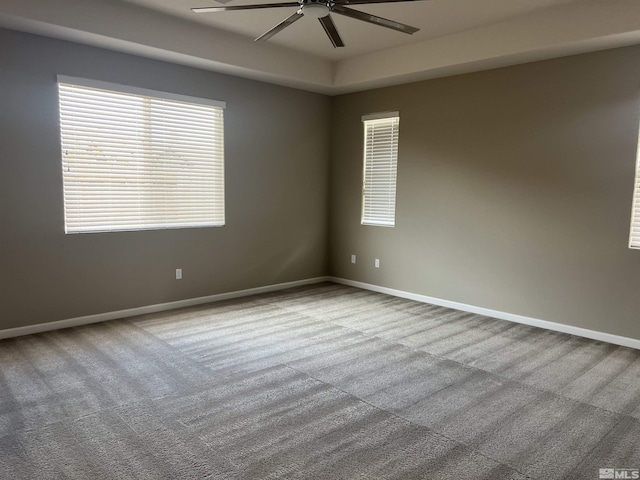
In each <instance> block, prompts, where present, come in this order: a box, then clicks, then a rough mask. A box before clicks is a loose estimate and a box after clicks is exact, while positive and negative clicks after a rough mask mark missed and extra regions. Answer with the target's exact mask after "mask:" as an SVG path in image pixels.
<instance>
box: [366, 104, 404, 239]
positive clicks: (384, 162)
mask: <svg viewBox="0 0 640 480" xmlns="http://www.w3.org/2000/svg"><path fill="white" fill-rule="evenodd" d="M362 121H363V123H364V173H363V186H362V224H363V225H380V226H385V227H393V226H394V225H395V223H396V174H397V170H398V130H399V127H400V116H399V114H398V112H386V113H378V114H374V115H365V116H364V117H362Z"/></svg>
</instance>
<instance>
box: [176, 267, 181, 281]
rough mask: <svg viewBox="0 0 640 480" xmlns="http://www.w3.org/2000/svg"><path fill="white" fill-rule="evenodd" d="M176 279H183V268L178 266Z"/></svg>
mask: <svg viewBox="0 0 640 480" xmlns="http://www.w3.org/2000/svg"><path fill="white" fill-rule="evenodd" d="M176 280H182V269H181V268H176Z"/></svg>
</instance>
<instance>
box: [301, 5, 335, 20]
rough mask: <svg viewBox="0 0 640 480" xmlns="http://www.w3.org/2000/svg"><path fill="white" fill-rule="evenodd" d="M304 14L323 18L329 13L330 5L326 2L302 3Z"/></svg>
mask: <svg viewBox="0 0 640 480" xmlns="http://www.w3.org/2000/svg"><path fill="white" fill-rule="evenodd" d="M301 10H302V14H303V15H304V16H305V17H311V18H323V17H326V16H327V15H329V11H330V9H329V6H328V5H327V4H325V3H305V4H303V5H302V9H301Z"/></svg>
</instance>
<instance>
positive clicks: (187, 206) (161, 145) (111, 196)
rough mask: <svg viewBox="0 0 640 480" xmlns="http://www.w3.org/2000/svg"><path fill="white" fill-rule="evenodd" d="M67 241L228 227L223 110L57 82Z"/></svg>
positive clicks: (202, 102)
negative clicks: (74, 236) (87, 235)
mask: <svg viewBox="0 0 640 480" xmlns="http://www.w3.org/2000/svg"><path fill="white" fill-rule="evenodd" d="M58 90H59V98H60V127H61V140H62V177H63V184H64V185H63V186H64V213H65V231H66V232H67V233H82V232H105V231H115V230H149V229H161V228H184V227H209V226H221V225H224V124H223V108H224V103H223V102H218V101H214V100H207V99H201V98H192V97H186V96H182V95H176V94H170V93H164V92H156V91H152V90H144V89H138V88H134V87H125V86H122V85H114V84H108V83H103V82H97V81H92V80H85V79H77V78H69V77H62V76H60V77H58Z"/></svg>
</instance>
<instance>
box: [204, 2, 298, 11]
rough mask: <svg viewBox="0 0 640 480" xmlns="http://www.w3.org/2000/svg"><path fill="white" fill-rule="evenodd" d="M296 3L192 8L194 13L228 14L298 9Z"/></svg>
mask: <svg viewBox="0 0 640 480" xmlns="http://www.w3.org/2000/svg"><path fill="white" fill-rule="evenodd" d="M299 6H300V3H298V2H283V3H259V4H256V5H229V6H228V7H198V8H192V9H191V11H192V12H195V13H212V12H229V11H231V10H253V9H254V8H255V9H257V8H277V7H299Z"/></svg>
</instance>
